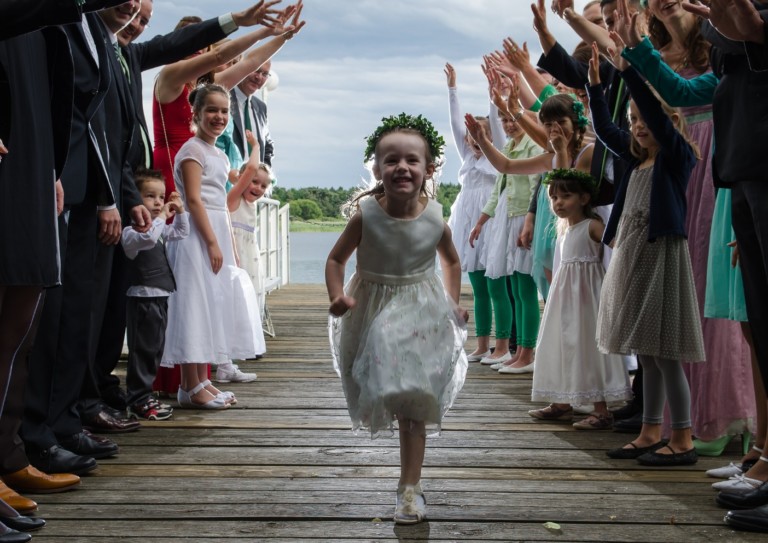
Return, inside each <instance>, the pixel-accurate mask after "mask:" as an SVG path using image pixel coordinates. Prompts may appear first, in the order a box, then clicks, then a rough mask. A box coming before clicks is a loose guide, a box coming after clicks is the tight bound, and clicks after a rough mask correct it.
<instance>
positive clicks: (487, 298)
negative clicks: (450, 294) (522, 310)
mask: <svg viewBox="0 0 768 543" xmlns="http://www.w3.org/2000/svg"><path fill="white" fill-rule="evenodd" d="M468 275H469V282H470V283H471V284H472V293H473V295H474V297H475V336H477V350H478V351H479V352H481V353H484V352H486V351H487V350H488V337H489V336H490V335H491V320H492V306H491V295H490V293H489V292H488V282H487V280H486V278H485V270H477V271H473V272H469V274H468Z"/></svg>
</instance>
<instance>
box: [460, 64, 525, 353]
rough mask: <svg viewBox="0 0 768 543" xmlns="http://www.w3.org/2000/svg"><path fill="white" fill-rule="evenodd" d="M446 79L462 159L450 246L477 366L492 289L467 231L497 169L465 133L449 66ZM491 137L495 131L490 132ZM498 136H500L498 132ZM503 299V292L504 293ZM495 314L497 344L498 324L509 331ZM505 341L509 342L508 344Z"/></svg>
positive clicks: (500, 347) (486, 340)
mask: <svg viewBox="0 0 768 543" xmlns="http://www.w3.org/2000/svg"><path fill="white" fill-rule="evenodd" d="M445 76H446V79H447V83H448V104H449V105H448V109H449V113H450V119H451V131H452V132H453V140H454V143H455V144H456V150H457V151H458V153H459V158H460V159H461V168H460V169H459V184H460V185H461V191H460V192H459V195H458V196H457V197H456V201H455V202H454V203H453V206H451V216H450V218H449V219H448V226H449V227H450V228H451V232H452V234H453V244H454V245H455V246H456V252H457V253H458V255H459V260H460V261H461V271H465V272H467V274H468V275H469V281H470V283H471V284H472V292H473V295H474V301H475V335H476V336H477V349H475V350H474V351H473V352H472V353H471V354H470V355H469V356H468V360H469V361H470V362H479V361H480V360H482V359H483V358H484V357H487V356H490V355H491V351H490V336H491V307H492V297H491V294H490V292H489V291H490V290H491V285H490V284H489V282H488V281H487V279H486V277H485V259H486V254H487V249H486V246H485V238H486V236H484V235H482V236H478V238H477V240H475V241H474V242H472V241H470V230H471V229H472V227H473V226H474V225H475V223H476V222H477V220H478V219H479V218H480V211H481V209H482V207H483V206H484V205H485V203H486V202H487V201H488V198H489V197H490V196H491V191H492V190H493V184H494V181H495V180H496V169H495V168H494V167H493V166H492V165H491V163H490V162H488V159H487V158H485V156H484V155H483V152H482V151H481V150H480V147H479V146H478V145H477V143H476V142H475V140H473V139H472V137H471V136H470V135H469V134H468V133H467V129H466V128H465V126H464V116H463V115H462V113H461V108H460V107H459V95H458V91H457V90H456V70H455V69H454V68H453V66H451V65H450V64H446V65H445ZM475 119H477V121H478V122H479V123H480V124H482V125H483V126H484V127H486V128H487V129H488V130H490V120H489V118H488V117H475ZM493 132H494V133H495V132H496V131H493ZM498 132H501V128H499V130H498ZM494 143H495V144H496V145H497V147H503V146H504V141H503V139H502V141H494ZM504 296H505V297H506V296H507V294H506V292H505V293H504ZM505 303H506V306H507V307H508V308H509V309H508V311H507V313H510V311H511V307H510V304H509V298H508V297H507V298H505ZM493 307H494V309H495V310H496V311H495V312H496V315H497V318H496V331H497V336H496V337H497V340H499V339H500V338H499V335H498V331H499V330H500V327H499V323H500V321H503V322H502V327H501V328H502V329H503V330H504V333H505V334H506V338H508V337H509V328H510V327H511V322H510V323H507V322H506V321H509V320H510V319H509V318H507V319H506V321H505V320H504V319H503V318H502V319H499V318H498V317H499V308H498V304H497V303H496V304H493ZM507 341H508V340H507ZM508 350H509V344H508V343H506V342H505V341H501V342H499V341H497V343H496V351H498V353H499V354H501V353H504V352H506V351H508Z"/></svg>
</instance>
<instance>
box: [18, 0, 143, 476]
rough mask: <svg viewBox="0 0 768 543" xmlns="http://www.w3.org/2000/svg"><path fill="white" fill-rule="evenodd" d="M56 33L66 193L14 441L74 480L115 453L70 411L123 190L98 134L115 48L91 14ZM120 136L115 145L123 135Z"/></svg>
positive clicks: (137, 214) (44, 466) (133, 8)
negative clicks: (63, 71)
mask: <svg viewBox="0 0 768 543" xmlns="http://www.w3.org/2000/svg"><path fill="white" fill-rule="evenodd" d="M138 8H139V1H138V0H131V1H130V2H125V3H123V4H121V5H120V6H119V7H118V8H116V9H118V10H120V14H121V17H122V18H123V19H124V21H125V24H127V23H128V22H129V21H130V19H131V18H132V17H133V16H134V15H135V13H136V12H137V11H138ZM63 29H64V31H65V33H66V34H67V37H68V40H69V43H70V48H71V51H72V57H73V60H74V66H75V77H74V83H75V84H74V96H75V98H74V104H75V107H74V111H73V117H72V137H71V140H70V145H69V158H68V160H67V164H66V166H65V168H64V170H63V172H62V175H61V179H62V183H63V185H64V194H65V213H64V214H63V215H62V216H63V217H64V220H63V221H62V222H61V224H60V234H61V239H60V245H61V249H62V262H63V263H64V275H63V281H62V283H63V285H62V287H61V288H60V289H56V291H53V292H52V293H51V296H49V297H48V300H47V301H46V304H45V307H44V309H43V314H42V317H41V327H40V330H41V333H40V334H39V336H38V341H37V342H36V344H35V346H34V347H33V349H32V352H31V354H30V357H29V371H30V375H31V376H32V378H31V379H30V380H29V381H28V383H27V395H26V409H25V413H24V420H23V423H22V427H21V436H22V439H23V440H24V443H25V445H26V449H27V454H28V456H29V460H30V462H31V463H32V465H34V466H35V467H36V468H38V469H40V470H41V471H44V472H48V473H75V474H82V473H87V472H88V471H91V470H92V469H94V468H95V467H96V461H95V459H94V458H96V457H98V458H104V457H108V456H112V455H114V454H115V453H116V452H117V450H118V448H117V445H116V444H115V443H113V442H111V441H109V440H104V439H102V438H95V437H93V436H91V435H90V434H88V433H87V432H84V431H83V428H82V424H81V421H80V417H79V414H78V412H77V410H76V403H77V398H78V396H79V393H80V388H81V386H82V383H83V380H84V377H85V374H86V370H87V366H88V356H89V350H90V345H89V344H90V336H91V334H90V330H91V308H92V305H93V299H94V298H93V297H94V290H95V288H96V275H95V271H94V269H95V262H96V256H97V250H98V245H99V242H101V243H102V244H112V245H114V244H115V243H117V242H118V241H119V238H120V230H121V223H122V220H121V217H120V210H119V209H118V207H119V206H120V205H121V204H122V203H123V196H124V195H123V188H126V189H128V188H130V187H123V186H121V185H120V184H119V181H117V182H115V180H114V177H113V179H112V182H110V174H111V173H112V174H113V172H114V169H113V168H114V166H113V165H112V164H113V163H112V161H110V160H108V155H107V152H108V151H111V150H112V149H110V148H109V146H108V145H107V144H106V142H105V139H104V136H103V133H99V132H100V130H99V126H100V125H99V124H98V123H99V122H100V121H99V119H102V121H101V122H102V123H103V118H102V117H101V116H102V115H104V110H103V109H101V108H103V107H105V101H107V103H106V107H108V108H109V109H108V110H109V111H115V109H116V108H119V106H115V104H114V101H115V98H116V97H117V94H116V91H117V92H119V89H118V88H117V87H115V88H114V89H112V93H111V94H110V92H109V91H110V87H111V85H113V84H116V83H115V81H113V79H114V78H113V69H112V63H113V59H114V61H115V62H116V57H115V50H114V47H113V46H112V44H111V42H110V39H109V36H108V33H107V32H106V29H105V27H104V25H103V23H102V20H101V18H100V17H99V16H98V15H95V14H90V13H89V14H86V15H84V16H83V18H82V20H81V21H80V22H78V23H73V24H69V25H65V26H64V27H63ZM110 122H112V119H110ZM102 126H103V125H102ZM120 134H121V138H122V137H123V135H124V132H123V130H122V129H121V131H120ZM111 169H112V171H110V170H111ZM134 190H135V188H134ZM129 192H130V191H127V192H126V193H129ZM133 198H135V196H130V194H129V197H128V198H127V199H126V203H135V201H134V200H133ZM139 201H140V199H139ZM142 210H143V211H142ZM131 213H132V216H133V218H134V220H135V222H136V223H137V225H138V226H139V227H140V228H141V227H148V226H149V221H148V212H147V210H146V208H144V207H143V206H141V205H137V206H134V207H133V208H131ZM54 293H55V295H54Z"/></svg>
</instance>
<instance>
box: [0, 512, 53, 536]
mask: <svg viewBox="0 0 768 543" xmlns="http://www.w3.org/2000/svg"><path fill="white" fill-rule="evenodd" d="M0 522H2V523H3V524H5V525H6V526H8V527H9V528H13V529H14V530H18V531H20V532H33V531H35V530H39V529H40V528H42V527H43V526H45V521H44V520H43V519H41V518H37V517H25V516H23V515H19V516H18V517H0Z"/></svg>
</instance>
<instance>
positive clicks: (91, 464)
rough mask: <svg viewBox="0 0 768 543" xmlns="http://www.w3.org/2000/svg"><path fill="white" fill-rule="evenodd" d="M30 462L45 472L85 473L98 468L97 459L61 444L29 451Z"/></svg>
mask: <svg viewBox="0 0 768 543" xmlns="http://www.w3.org/2000/svg"><path fill="white" fill-rule="evenodd" d="M27 456H28V457H29V463H30V464H32V465H33V466H35V467H36V468H37V469H39V470H40V471H42V472H43V473H72V474H74V475H83V474H85V473H88V472H89V471H93V470H94V469H96V467H97V466H96V460H94V459H93V458H92V457H89V456H80V455H77V454H75V453H72V452H70V451H68V450H66V449H64V448H62V447H60V446H59V445H54V446H53V447H51V448H50V449H44V450H42V451H39V452H37V453H35V452H32V453H30V452H28V453H27Z"/></svg>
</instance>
